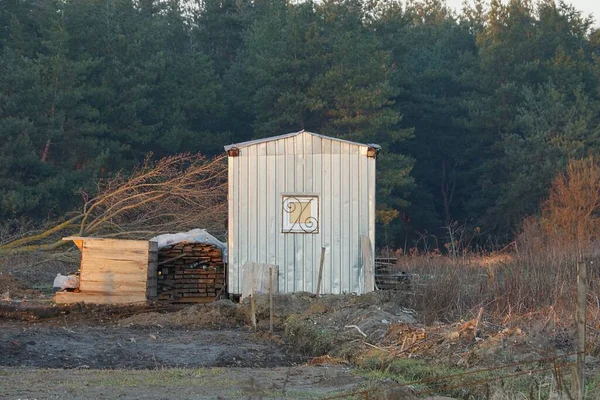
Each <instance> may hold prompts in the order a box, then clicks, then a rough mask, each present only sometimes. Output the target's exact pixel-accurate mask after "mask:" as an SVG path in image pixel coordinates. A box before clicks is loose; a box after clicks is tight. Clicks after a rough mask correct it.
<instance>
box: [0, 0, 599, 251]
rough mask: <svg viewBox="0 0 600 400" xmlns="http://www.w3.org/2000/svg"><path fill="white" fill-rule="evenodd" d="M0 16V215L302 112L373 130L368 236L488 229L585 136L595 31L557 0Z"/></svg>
mask: <svg viewBox="0 0 600 400" xmlns="http://www.w3.org/2000/svg"><path fill="white" fill-rule="evenodd" d="M0 26H1V27H2V29H0V218H13V217H23V216H27V217H33V218H38V219H41V218H44V219H45V218H53V217H55V216H57V215H59V214H63V213H64V212H66V211H68V210H70V209H72V208H73V207H74V206H75V205H77V204H78V203H79V202H80V201H81V200H80V196H81V195H83V196H86V194H89V193H93V192H94V190H95V189H94V188H95V182H96V181H97V180H98V179H103V178H105V177H107V176H110V175H111V174H114V173H116V172H117V171H119V170H125V171H127V170H130V168H132V166H133V165H135V164H137V163H139V162H140V161H142V160H143V158H144V157H145V155H146V154H147V153H149V152H151V153H154V154H155V155H156V156H157V157H161V156H168V155H172V154H175V153H179V152H183V151H191V152H202V153H204V154H206V155H208V156H211V155H214V154H217V153H219V152H221V151H222V145H224V144H227V143H231V142H238V141H244V140H248V139H252V138H258V137H266V136H270V135H276V134H282V133H287V132H291V131H296V130H300V129H306V130H310V131H314V132H318V133H322V134H326V135H332V136H336V137H341V138H345V139H349V140H354V141H359V142H365V143H378V144H380V145H382V148H383V149H382V152H381V153H380V155H379V159H378V194H377V196H378V198H377V204H378V209H380V210H387V211H388V212H392V213H393V214H390V215H396V213H397V214H398V215H399V217H398V218H394V219H393V220H390V221H386V222H385V242H386V243H385V244H386V245H390V246H396V247H400V246H403V245H404V244H405V243H406V244H407V245H412V244H413V243H415V242H416V241H417V239H418V238H419V237H423V235H429V234H432V233H433V234H436V235H437V236H440V237H441V236H442V235H443V232H444V227H445V226H449V225H451V224H453V223H456V221H458V222H459V223H460V224H465V225H466V226H467V227H468V228H473V227H478V232H480V237H481V238H485V237H486V236H489V235H495V236H498V237H500V238H501V239H500V240H502V238H509V237H510V235H511V233H512V232H513V230H514V228H515V226H517V224H519V223H520V221H521V220H522V218H523V217H524V216H526V215H532V214H536V213H538V211H539V204H540V201H541V200H543V199H544V198H545V197H546V196H547V193H548V188H549V185H550V182H551V180H552V177H553V176H555V174H556V173H557V172H558V171H560V170H562V169H564V168H565V165H566V163H567V161H568V160H569V159H571V158H581V157H585V156H586V155H588V154H590V153H594V152H597V151H598V146H599V145H598V143H599V140H598V139H599V138H598V136H599V131H598V128H597V127H598V125H599V124H598V122H599V121H598V119H599V115H598V114H599V113H598V109H599V105H600V103H599V102H600V98H599V97H600V90H599V87H600V63H599V62H598V60H599V59H600V33H599V31H598V30H593V29H592V26H593V22H592V21H590V20H588V19H587V18H586V17H584V16H583V15H582V14H581V13H580V12H579V11H577V10H576V9H574V8H573V7H572V6H569V5H566V4H565V3H563V2H558V4H555V3H554V2H553V1H544V2H540V3H539V4H536V5H534V4H532V2H530V1H526V0H511V1H508V2H499V1H490V2H486V1H485V0H478V1H475V2H474V3H473V5H471V6H466V7H465V8H464V9H463V10H462V11H461V12H460V13H456V12H454V11H452V10H450V9H449V8H448V7H447V6H446V4H445V2H444V1H443V0H416V1H410V2H407V4H406V5H404V6H401V5H400V4H399V3H397V2H390V1H384V0H368V1H367V0H335V1H334V0H324V1H319V2H317V1H289V0H258V1H250V0H203V1H200V0H196V1H194V2H182V1H180V0H167V1H159V0H143V1H135V0H78V1H74V0H21V1H17V0H6V1H2V2H0ZM382 226H383V225H382ZM380 231H381V232H383V231H384V230H383V229H380ZM467 231H472V229H467ZM381 243H382V242H381V241H380V244H381Z"/></svg>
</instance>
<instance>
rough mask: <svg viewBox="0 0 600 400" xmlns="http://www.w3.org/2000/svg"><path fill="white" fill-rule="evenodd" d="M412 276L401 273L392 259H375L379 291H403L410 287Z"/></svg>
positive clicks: (376, 280)
mask: <svg viewBox="0 0 600 400" xmlns="http://www.w3.org/2000/svg"><path fill="white" fill-rule="evenodd" d="M410 280H411V275H410V274H409V273H408V272H404V271H401V270H400V269H399V267H398V260H397V259H396V258H392V257H379V258H376V259H375V285H376V286H377V289H379V290H402V289H408V288H409V287H410Z"/></svg>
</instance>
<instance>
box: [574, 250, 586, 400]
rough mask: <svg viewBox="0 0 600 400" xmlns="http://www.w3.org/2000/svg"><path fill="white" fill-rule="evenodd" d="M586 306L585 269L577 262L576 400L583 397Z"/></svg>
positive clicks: (580, 399)
mask: <svg viewBox="0 0 600 400" xmlns="http://www.w3.org/2000/svg"><path fill="white" fill-rule="evenodd" d="M586 305H587V268H586V265H585V262H583V261H579V262H577V368H576V372H577V374H576V375H577V376H576V379H577V385H576V389H577V392H576V393H577V394H576V396H577V400H583V399H584V397H585V368H584V367H585V324H586Z"/></svg>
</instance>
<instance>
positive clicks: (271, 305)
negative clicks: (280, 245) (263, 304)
mask: <svg viewBox="0 0 600 400" xmlns="http://www.w3.org/2000/svg"><path fill="white" fill-rule="evenodd" d="M269 332H273V267H269Z"/></svg>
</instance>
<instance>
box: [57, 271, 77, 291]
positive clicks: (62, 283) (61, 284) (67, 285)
mask: <svg viewBox="0 0 600 400" xmlns="http://www.w3.org/2000/svg"><path fill="white" fill-rule="evenodd" d="M52 287H56V288H61V289H77V288H78V287H79V276H77V275H62V274H57V275H56V278H54V283H53V284H52Z"/></svg>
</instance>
